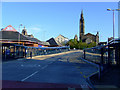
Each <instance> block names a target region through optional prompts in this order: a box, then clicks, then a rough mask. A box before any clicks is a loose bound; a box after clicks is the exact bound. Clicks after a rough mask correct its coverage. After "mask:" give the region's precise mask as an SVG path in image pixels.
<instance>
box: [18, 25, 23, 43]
mask: <svg viewBox="0 0 120 90" xmlns="http://www.w3.org/2000/svg"><path fill="white" fill-rule="evenodd" d="M20 26H22V24H20V25H19V33H18V34H19V35H18V43H19V44H20Z"/></svg>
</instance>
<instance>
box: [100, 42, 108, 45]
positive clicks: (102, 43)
mask: <svg viewBox="0 0 120 90" xmlns="http://www.w3.org/2000/svg"><path fill="white" fill-rule="evenodd" d="M98 45H100V46H103V45H107V42H99V43H98Z"/></svg>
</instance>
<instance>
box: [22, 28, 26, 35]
mask: <svg viewBox="0 0 120 90" xmlns="http://www.w3.org/2000/svg"><path fill="white" fill-rule="evenodd" d="M22 35H27V30H26V29H25V26H24V29H23V30H22Z"/></svg>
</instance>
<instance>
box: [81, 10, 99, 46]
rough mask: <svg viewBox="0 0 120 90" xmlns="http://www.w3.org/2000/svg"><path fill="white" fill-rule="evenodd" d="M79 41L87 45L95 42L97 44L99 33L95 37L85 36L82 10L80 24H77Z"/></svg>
mask: <svg viewBox="0 0 120 90" xmlns="http://www.w3.org/2000/svg"><path fill="white" fill-rule="evenodd" d="M79 40H81V41H82V42H86V43H87V44H89V43H92V42H96V44H98V43H99V32H97V34H96V35H94V34H91V33H87V34H85V21H84V17H83V10H82V11H81V17H80V23H79Z"/></svg>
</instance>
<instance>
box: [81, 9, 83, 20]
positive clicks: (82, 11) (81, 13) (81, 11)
mask: <svg viewBox="0 0 120 90" xmlns="http://www.w3.org/2000/svg"><path fill="white" fill-rule="evenodd" d="M81 18H83V9H82V11H81Z"/></svg>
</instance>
